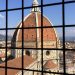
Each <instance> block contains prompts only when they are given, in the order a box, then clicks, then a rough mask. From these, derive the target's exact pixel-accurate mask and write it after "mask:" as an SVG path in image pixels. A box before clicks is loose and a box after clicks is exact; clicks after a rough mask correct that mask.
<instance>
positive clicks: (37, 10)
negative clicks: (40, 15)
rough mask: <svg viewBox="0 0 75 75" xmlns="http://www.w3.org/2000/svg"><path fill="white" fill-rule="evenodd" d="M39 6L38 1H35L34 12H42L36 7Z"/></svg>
mask: <svg viewBox="0 0 75 75" xmlns="http://www.w3.org/2000/svg"><path fill="white" fill-rule="evenodd" d="M38 5H39V3H38V1H37V0H33V5H32V6H33V8H32V10H31V11H32V12H40V9H39V7H35V6H38Z"/></svg>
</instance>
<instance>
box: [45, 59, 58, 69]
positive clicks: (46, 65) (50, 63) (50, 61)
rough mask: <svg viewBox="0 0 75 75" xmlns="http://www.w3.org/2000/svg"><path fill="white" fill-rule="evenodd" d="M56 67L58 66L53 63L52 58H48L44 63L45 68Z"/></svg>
mask: <svg viewBox="0 0 75 75" xmlns="http://www.w3.org/2000/svg"><path fill="white" fill-rule="evenodd" d="M57 67H58V65H57V64H55V63H54V62H53V61H52V60H48V61H47V62H46V63H45V65H44V68H45V69H55V68H57Z"/></svg>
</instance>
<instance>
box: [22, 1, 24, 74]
mask: <svg viewBox="0 0 75 75" xmlns="http://www.w3.org/2000/svg"><path fill="white" fill-rule="evenodd" d="M23 7H24V0H22V75H23V69H24V56H23V52H24V23H23V19H24V9H23Z"/></svg>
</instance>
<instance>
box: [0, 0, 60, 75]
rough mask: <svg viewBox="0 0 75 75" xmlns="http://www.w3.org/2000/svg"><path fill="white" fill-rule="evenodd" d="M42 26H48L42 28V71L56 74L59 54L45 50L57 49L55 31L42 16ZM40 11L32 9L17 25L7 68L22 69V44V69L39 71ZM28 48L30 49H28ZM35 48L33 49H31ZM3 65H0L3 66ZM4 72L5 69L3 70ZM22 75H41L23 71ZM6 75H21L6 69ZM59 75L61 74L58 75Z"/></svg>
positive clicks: (35, 0) (0, 72) (40, 65)
mask: <svg viewBox="0 0 75 75" xmlns="http://www.w3.org/2000/svg"><path fill="white" fill-rule="evenodd" d="M38 5H39V4H38V2H37V0H33V6H38ZM42 19H43V26H44V27H46V26H50V27H51V28H50V27H49V28H43V48H45V50H44V49H43V70H44V71H48V72H51V71H52V72H58V71H59V69H60V64H59V60H57V59H59V55H60V54H59V52H60V51H58V50H48V49H47V50H46V48H59V47H60V45H59V42H60V41H59V39H58V36H57V33H56V30H55V29H54V28H53V26H52V23H51V21H50V20H49V19H48V18H47V17H46V16H43V18H42ZM22 25H23V26H22ZM22 27H24V28H25V29H23V31H24V32H23V36H24V37H23V38H22V29H21V28H22ZM31 27H35V28H31ZM37 27H41V11H40V9H39V7H35V8H32V10H31V12H30V14H28V15H27V16H26V17H25V18H24V21H23V24H22V22H21V23H19V25H18V26H17V29H16V30H15V32H14V35H13V38H12V41H11V46H12V47H14V48H16V49H14V48H13V49H12V51H11V53H12V55H13V56H14V59H13V60H10V61H8V62H7V66H8V67H16V68H22V49H21V48H22V44H24V45H23V46H24V48H25V49H24V52H23V57H24V61H23V62H24V68H25V69H32V70H41V69H42V68H41V67H42V64H41V61H42V59H41V56H42V55H41V50H37V48H40V49H41V34H42V33H41V28H37ZM18 28H19V29H18ZM27 28H28V29H27ZM28 48H30V49H28ZM33 48H35V49H33ZM4 65H5V63H3V64H0V66H4ZM4 70H5V69H4ZM4 70H1V71H0V75H4ZM23 72H24V75H41V73H40V72H35V71H23ZM8 75H22V72H21V71H19V70H12V69H8ZM44 75H59V74H50V73H44ZM60 75H61V74H60Z"/></svg>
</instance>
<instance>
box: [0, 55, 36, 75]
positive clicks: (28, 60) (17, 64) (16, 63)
mask: <svg viewBox="0 0 75 75" xmlns="http://www.w3.org/2000/svg"><path fill="white" fill-rule="evenodd" d="M21 58H22V57H19V58H15V59H13V60H9V61H8V62H7V66H8V67H14V68H22V63H21V62H22V60H21ZM34 61H35V60H34V59H33V58H32V57H31V56H27V55H25V56H24V68H26V67H28V66H29V65H30V64H32V63H33V62H34ZM0 66H5V63H2V64H0ZM17 72H19V70H12V69H8V75H15V74H16V73H17ZM0 75H5V74H4V70H3V69H0Z"/></svg>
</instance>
